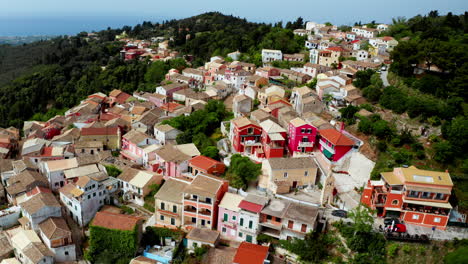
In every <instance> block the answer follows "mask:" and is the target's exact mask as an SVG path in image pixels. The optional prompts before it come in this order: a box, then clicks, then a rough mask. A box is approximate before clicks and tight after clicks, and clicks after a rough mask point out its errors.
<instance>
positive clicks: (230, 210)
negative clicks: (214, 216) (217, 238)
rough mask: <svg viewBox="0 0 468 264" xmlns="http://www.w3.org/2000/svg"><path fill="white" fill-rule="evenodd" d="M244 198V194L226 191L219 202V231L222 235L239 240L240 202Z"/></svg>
mask: <svg viewBox="0 0 468 264" xmlns="http://www.w3.org/2000/svg"><path fill="white" fill-rule="evenodd" d="M243 199H244V197H243V196H240V195H238V194H234V193H228V192H227V193H225V194H224V197H223V199H222V200H221V203H220V204H219V213H218V231H219V232H220V233H221V236H223V237H225V238H228V239H230V240H237V232H238V223H239V211H240V210H241V208H240V207H239V204H240V203H241V202H242V200H243Z"/></svg>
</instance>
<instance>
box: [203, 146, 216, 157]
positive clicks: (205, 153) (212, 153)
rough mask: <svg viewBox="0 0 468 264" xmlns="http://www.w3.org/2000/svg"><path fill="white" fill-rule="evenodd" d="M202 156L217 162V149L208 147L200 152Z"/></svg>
mask: <svg viewBox="0 0 468 264" xmlns="http://www.w3.org/2000/svg"><path fill="white" fill-rule="evenodd" d="M201 154H202V155H203V156H207V157H210V158H212V159H215V160H219V149H218V148H217V147H215V146H208V147H206V148H204V149H203V150H202V151H201Z"/></svg>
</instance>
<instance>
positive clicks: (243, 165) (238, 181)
mask: <svg viewBox="0 0 468 264" xmlns="http://www.w3.org/2000/svg"><path fill="white" fill-rule="evenodd" d="M261 169H262V167H261V164H256V163H254V162H253V161H251V160H250V159H249V158H248V157H244V156H242V155H240V154H234V155H232V156H231V165H230V166H229V169H228V174H229V176H230V177H231V178H232V179H231V180H232V182H231V181H230V185H232V186H234V187H235V188H242V187H245V186H247V184H248V183H249V182H251V181H255V180H257V178H258V176H259V175H260V173H261Z"/></svg>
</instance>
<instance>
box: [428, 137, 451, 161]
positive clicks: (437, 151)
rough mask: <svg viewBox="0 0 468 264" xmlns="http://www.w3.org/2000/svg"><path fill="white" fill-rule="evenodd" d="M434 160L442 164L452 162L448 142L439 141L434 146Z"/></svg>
mask: <svg viewBox="0 0 468 264" xmlns="http://www.w3.org/2000/svg"><path fill="white" fill-rule="evenodd" d="M433 148H434V160H435V161H437V162H440V163H443V164H448V163H450V162H452V161H453V158H454V154H455V153H454V151H453V146H452V144H450V142H448V141H441V142H437V143H435V144H434V147H433Z"/></svg>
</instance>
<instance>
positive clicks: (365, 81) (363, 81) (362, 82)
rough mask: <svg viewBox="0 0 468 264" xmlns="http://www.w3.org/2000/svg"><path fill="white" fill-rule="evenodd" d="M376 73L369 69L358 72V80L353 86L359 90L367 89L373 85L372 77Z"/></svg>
mask: <svg viewBox="0 0 468 264" xmlns="http://www.w3.org/2000/svg"><path fill="white" fill-rule="evenodd" d="M374 73H375V71H373V70H371V69H368V70H365V71H358V72H357V73H356V79H355V80H354V82H353V84H354V86H356V87H357V88H361V89H362V88H365V87H367V86H369V85H370V84H371V77H372V75H373V74H374Z"/></svg>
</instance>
